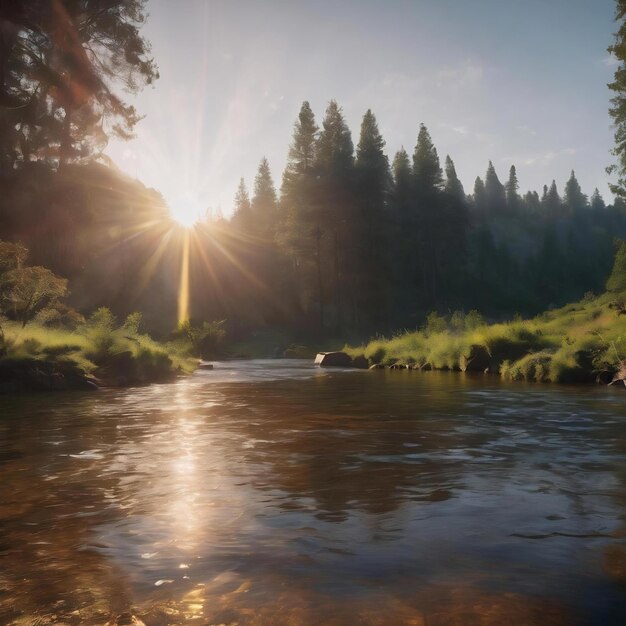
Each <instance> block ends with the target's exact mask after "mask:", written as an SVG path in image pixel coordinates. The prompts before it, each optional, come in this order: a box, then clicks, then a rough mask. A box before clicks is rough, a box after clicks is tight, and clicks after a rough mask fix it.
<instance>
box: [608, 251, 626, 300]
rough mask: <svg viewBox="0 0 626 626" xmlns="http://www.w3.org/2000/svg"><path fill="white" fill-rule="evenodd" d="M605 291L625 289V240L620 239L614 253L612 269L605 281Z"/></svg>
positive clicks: (621, 290) (622, 290)
mask: <svg viewBox="0 0 626 626" xmlns="http://www.w3.org/2000/svg"><path fill="white" fill-rule="evenodd" d="M606 288H607V291H612V292H620V293H621V292H624V291H626V241H622V242H621V243H620V245H619V248H618V250H617V254H616V255H615V263H614V264H613V271H612V272H611V275H610V276H609V279H608V280H607V281H606Z"/></svg>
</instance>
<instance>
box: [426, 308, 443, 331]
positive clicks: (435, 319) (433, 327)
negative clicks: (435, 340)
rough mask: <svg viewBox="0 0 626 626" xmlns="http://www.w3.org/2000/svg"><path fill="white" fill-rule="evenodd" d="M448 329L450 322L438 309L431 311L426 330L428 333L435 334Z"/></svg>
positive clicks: (427, 318)
mask: <svg viewBox="0 0 626 626" xmlns="http://www.w3.org/2000/svg"><path fill="white" fill-rule="evenodd" d="M446 330H448V323H447V322H446V320H445V318H444V317H442V316H441V315H439V313H437V311H431V312H430V313H429V314H428V315H427V317H426V324H425V325H424V332H425V333H426V334H427V335H434V334H437V333H442V332H444V331H446Z"/></svg>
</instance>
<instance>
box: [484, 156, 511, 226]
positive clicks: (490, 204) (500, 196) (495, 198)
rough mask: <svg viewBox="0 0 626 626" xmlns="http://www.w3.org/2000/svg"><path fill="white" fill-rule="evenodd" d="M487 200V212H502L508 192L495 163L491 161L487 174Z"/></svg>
mask: <svg viewBox="0 0 626 626" xmlns="http://www.w3.org/2000/svg"><path fill="white" fill-rule="evenodd" d="M485 201H486V205H487V212H488V213H490V214H498V213H502V211H503V209H504V208H505V207H506V194H505V191H504V186H503V185H502V183H501V182H500V180H499V178H498V175H497V174H496V169H495V167H494V166H493V163H492V162H491V161H489V166H488V167H487V173H486V174H485Z"/></svg>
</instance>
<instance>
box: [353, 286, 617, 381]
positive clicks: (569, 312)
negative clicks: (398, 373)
mask: <svg viewBox="0 0 626 626" xmlns="http://www.w3.org/2000/svg"><path fill="white" fill-rule="evenodd" d="M611 298H612V296H611V295H610V294H604V295H602V296H597V297H593V298H591V297H589V296H587V297H586V298H584V299H583V300H582V301H581V302H579V303H575V304H570V305H567V306H565V307H563V308H561V309H555V310H553V311H549V312H546V313H544V314H542V315H539V316H537V317H535V318H533V319H526V320H519V321H515V322H509V323H500V324H492V325H486V324H484V323H482V321H481V323H478V322H479V319H480V316H479V315H478V314H476V313H474V314H472V317H475V319H476V322H472V323H471V324H467V317H469V314H468V316H466V324H465V330H464V331H459V328H460V322H459V320H460V316H459V315H458V314H453V316H452V317H453V318H454V319H455V320H456V321H455V325H453V324H452V320H451V321H450V325H451V326H452V329H451V330H450V329H448V328H447V327H446V328H444V327H443V324H442V323H441V320H442V318H441V317H440V316H437V318H435V317H434V316H433V318H432V319H433V321H434V322H435V323H434V324H433V326H434V328H437V329H438V331H437V332H435V331H434V330H433V331H431V332H428V330H427V328H428V324H427V325H426V326H425V327H424V329H423V330H419V331H414V332H405V333H401V334H399V335H396V336H395V337H392V338H391V339H380V338H378V339H373V340H372V341H371V342H369V343H368V344H366V345H362V346H355V347H346V348H345V349H346V350H347V351H348V352H349V353H350V354H351V355H352V356H356V355H358V354H365V356H366V357H367V358H369V359H370V360H371V361H372V362H383V363H385V364H390V363H394V362H398V361H399V362H403V363H416V364H418V365H419V366H422V365H428V366H430V367H432V368H434V369H453V370H462V371H466V370H475V371H483V370H484V369H486V368H488V369H489V370H490V371H491V372H495V373H500V374H501V375H502V376H503V377H504V378H507V379H512V380H525V381H534V382H559V383H579V382H592V381H594V380H595V379H596V377H597V376H599V375H601V374H603V373H604V374H606V375H608V378H609V380H610V377H611V376H612V374H613V373H614V372H616V371H617V370H618V369H620V367H622V364H623V363H624V361H625V359H626V316H624V315H620V312H619V311H617V310H615V309H612V308H610V303H611ZM443 321H444V322H445V320H443Z"/></svg>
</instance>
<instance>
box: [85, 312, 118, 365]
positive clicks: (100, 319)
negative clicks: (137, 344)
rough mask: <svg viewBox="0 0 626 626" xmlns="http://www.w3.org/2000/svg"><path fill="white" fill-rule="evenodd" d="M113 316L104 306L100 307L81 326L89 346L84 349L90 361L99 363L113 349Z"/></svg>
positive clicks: (103, 360) (104, 359)
mask: <svg viewBox="0 0 626 626" xmlns="http://www.w3.org/2000/svg"><path fill="white" fill-rule="evenodd" d="M114 330H115V316H114V315H113V313H111V311H110V310H109V309H107V308H106V307H100V308H99V309H98V310H97V311H95V313H92V315H91V317H90V318H89V319H88V320H87V322H86V323H85V324H84V325H83V327H82V328H81V332H82V334H83V335H84V336H85V337H86V339H87V341H88V344H89V347H88V348H87V350H86V351H85V354H86V356H87V358H88V359H89V360H90V361H93V362H94V363H96V365H100V364H101V363H104V362H105V361H106V359H107V357H108V356H110V354H111V353H112V351H113V346H114V344H115V336H114Z"/></svg>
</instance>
